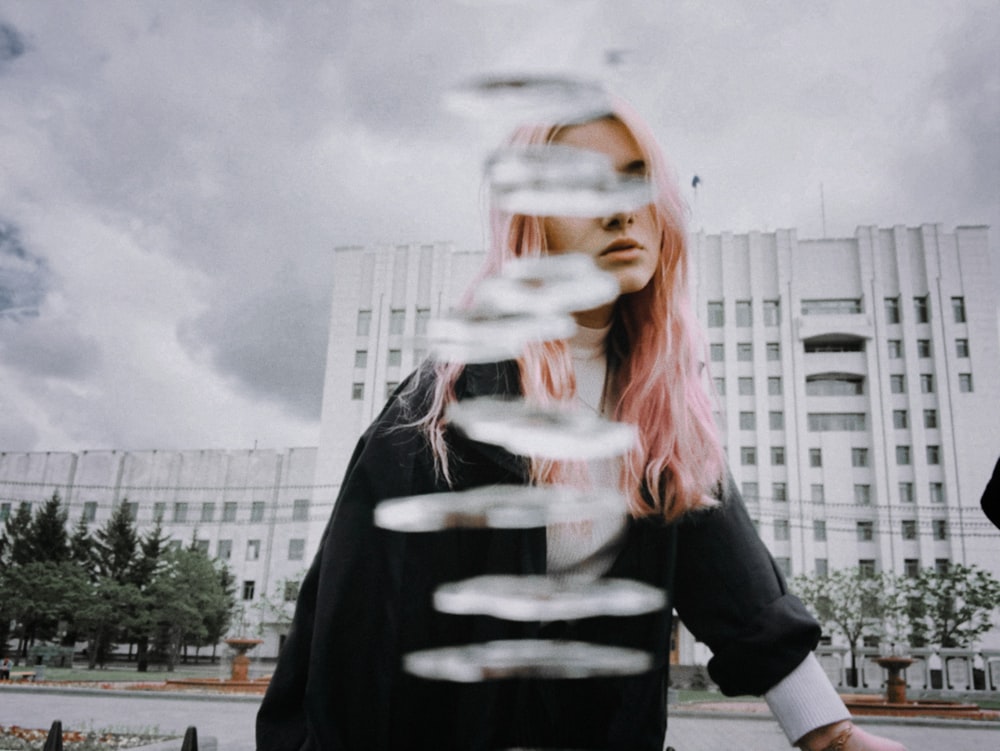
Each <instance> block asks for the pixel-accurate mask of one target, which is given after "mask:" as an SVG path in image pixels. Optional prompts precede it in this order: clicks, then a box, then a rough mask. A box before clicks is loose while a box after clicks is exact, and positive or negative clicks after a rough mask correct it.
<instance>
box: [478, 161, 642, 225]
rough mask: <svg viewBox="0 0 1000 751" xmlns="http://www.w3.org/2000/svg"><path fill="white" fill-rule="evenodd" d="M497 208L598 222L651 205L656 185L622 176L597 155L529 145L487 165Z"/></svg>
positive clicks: (508, 211)
mask: <svg viewBox="0 0 1000 751" xmlns="http://www.w3.org/2000/svg"><path fill="white" fill-rule="evenodd" d="M486 179H487V181H488V183H489V185H490V190H491V193H492V197H493V203H494V205H495V206H496V207H497V208H498V209H500V210H501V211H505V212H507V213H510V214H527V215H531V216H582V217H592V216H593V217H598V216H607V215H609V214H615V213H617V212H620V211H632V210H635V209H638V208H641V207H642V206H645V205H647V204H649V203H651V202H652V200H653V197H654V192H653V186H652V184H651V183H650V182H649V181H648V180H647V179H646V178H644V177H638V176H635V175H622V174H619V173H618V172H616V171H615V169H614V167H613V165H612V164H611V161H610V160H609V159H608V158H607V157H606V156H604V155H603V154H599V153H597V152H594V151H587V150H586V149H577V148H573V147H571V146H563V145H560V144H529V145H526V146H513V147H509V148H505V149H501V150H499V151H496V152H494V153H493V154H492V155H491V156H490V158H489V159H488V160H487V162H486Z"/></svg>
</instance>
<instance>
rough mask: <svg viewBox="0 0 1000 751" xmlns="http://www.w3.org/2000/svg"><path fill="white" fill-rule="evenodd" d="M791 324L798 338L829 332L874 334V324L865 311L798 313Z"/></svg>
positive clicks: (869, 335) (861, 334)
mask: <svg viewBox="0 0 1000 751" xmlns="http://www.w3.org/2000/svg"><path fill="white" fill-rule="evenodd" d="M792 326H793V328H794V330H795V334H796V335H797V336H798V338H799V339H800V340H801V339H811V338H813V337H816V336H828V335H831V334H843V335H848V336H857V337H861V338H863V339H871V338H872V337H873V336H874V334H875V324H874V322H873V321H872V317H871V316H870V315H869V314H867V313H840V314H831V315H806V316H803V315H800V316H796V317H795V318H794V319H793V323H792Z"/></svg>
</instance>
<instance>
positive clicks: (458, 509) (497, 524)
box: [375, 485, 626, 532]
mask: <svg viewBox="0 0 1000 751" xmlns="http://www.w3.org/2000/svg"><path fill="white" fill-rule="evenodd" d="M625 508H626V505H625V501H624V499H623V498H622V497H621V496H620V495H618V494H617V493H615V492H614V491H609V490H607V489H595V490H585V489H582V488H573V487H568V486H563V485H560V486H545V487H542V486H526V485H489V486H486V487H481V488H474V489H472V490H463V491H459V492H448V493H430V494H427V495H418V496H407V497H404V498H393V499H391V500H388V501H383V502H382V503H380V504H379V505H378V506H376V507H375V524H376V525H377V526H379V527H382V528H384V529H392V530H396V531H398V532H436V531H439V530H442V529H454V528H460V527H465V528H470V527H471V528H480V527H488V528H493V529H532V528H537V527H547V526H549V525H550V524H571V523H574V522H583V521H587V520H591V519H597V518H600V517H602V516H608V515H621V514H622V513H624V511H625Z"/></svg>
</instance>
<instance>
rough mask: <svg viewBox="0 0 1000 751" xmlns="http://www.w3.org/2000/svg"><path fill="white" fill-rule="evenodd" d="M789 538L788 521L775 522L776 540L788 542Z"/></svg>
mask: <svg viewBox="0 0 1000 751" xmlns="http://www.w3.org/2000/svg"><path fill="white" fill-rule="evenodd" d="M788 538H789V528H788V519H775V520H774V539H775V540H787V539H788Z"/></svg>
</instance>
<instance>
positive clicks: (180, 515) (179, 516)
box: [174, 503, 188, 522]
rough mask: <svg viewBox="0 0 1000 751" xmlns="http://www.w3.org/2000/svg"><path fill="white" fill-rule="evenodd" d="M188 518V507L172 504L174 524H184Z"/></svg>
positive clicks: (183, 504)
mask: <svg viewBox="0 0 1000 751" xmlns="http://www.w3.org/2000/svg"><path fill="white" fill-rule="evenodd" d="M187 516H188V505H187V504H186V503H175V504H174V522H186V521H187Z"/></svg>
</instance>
